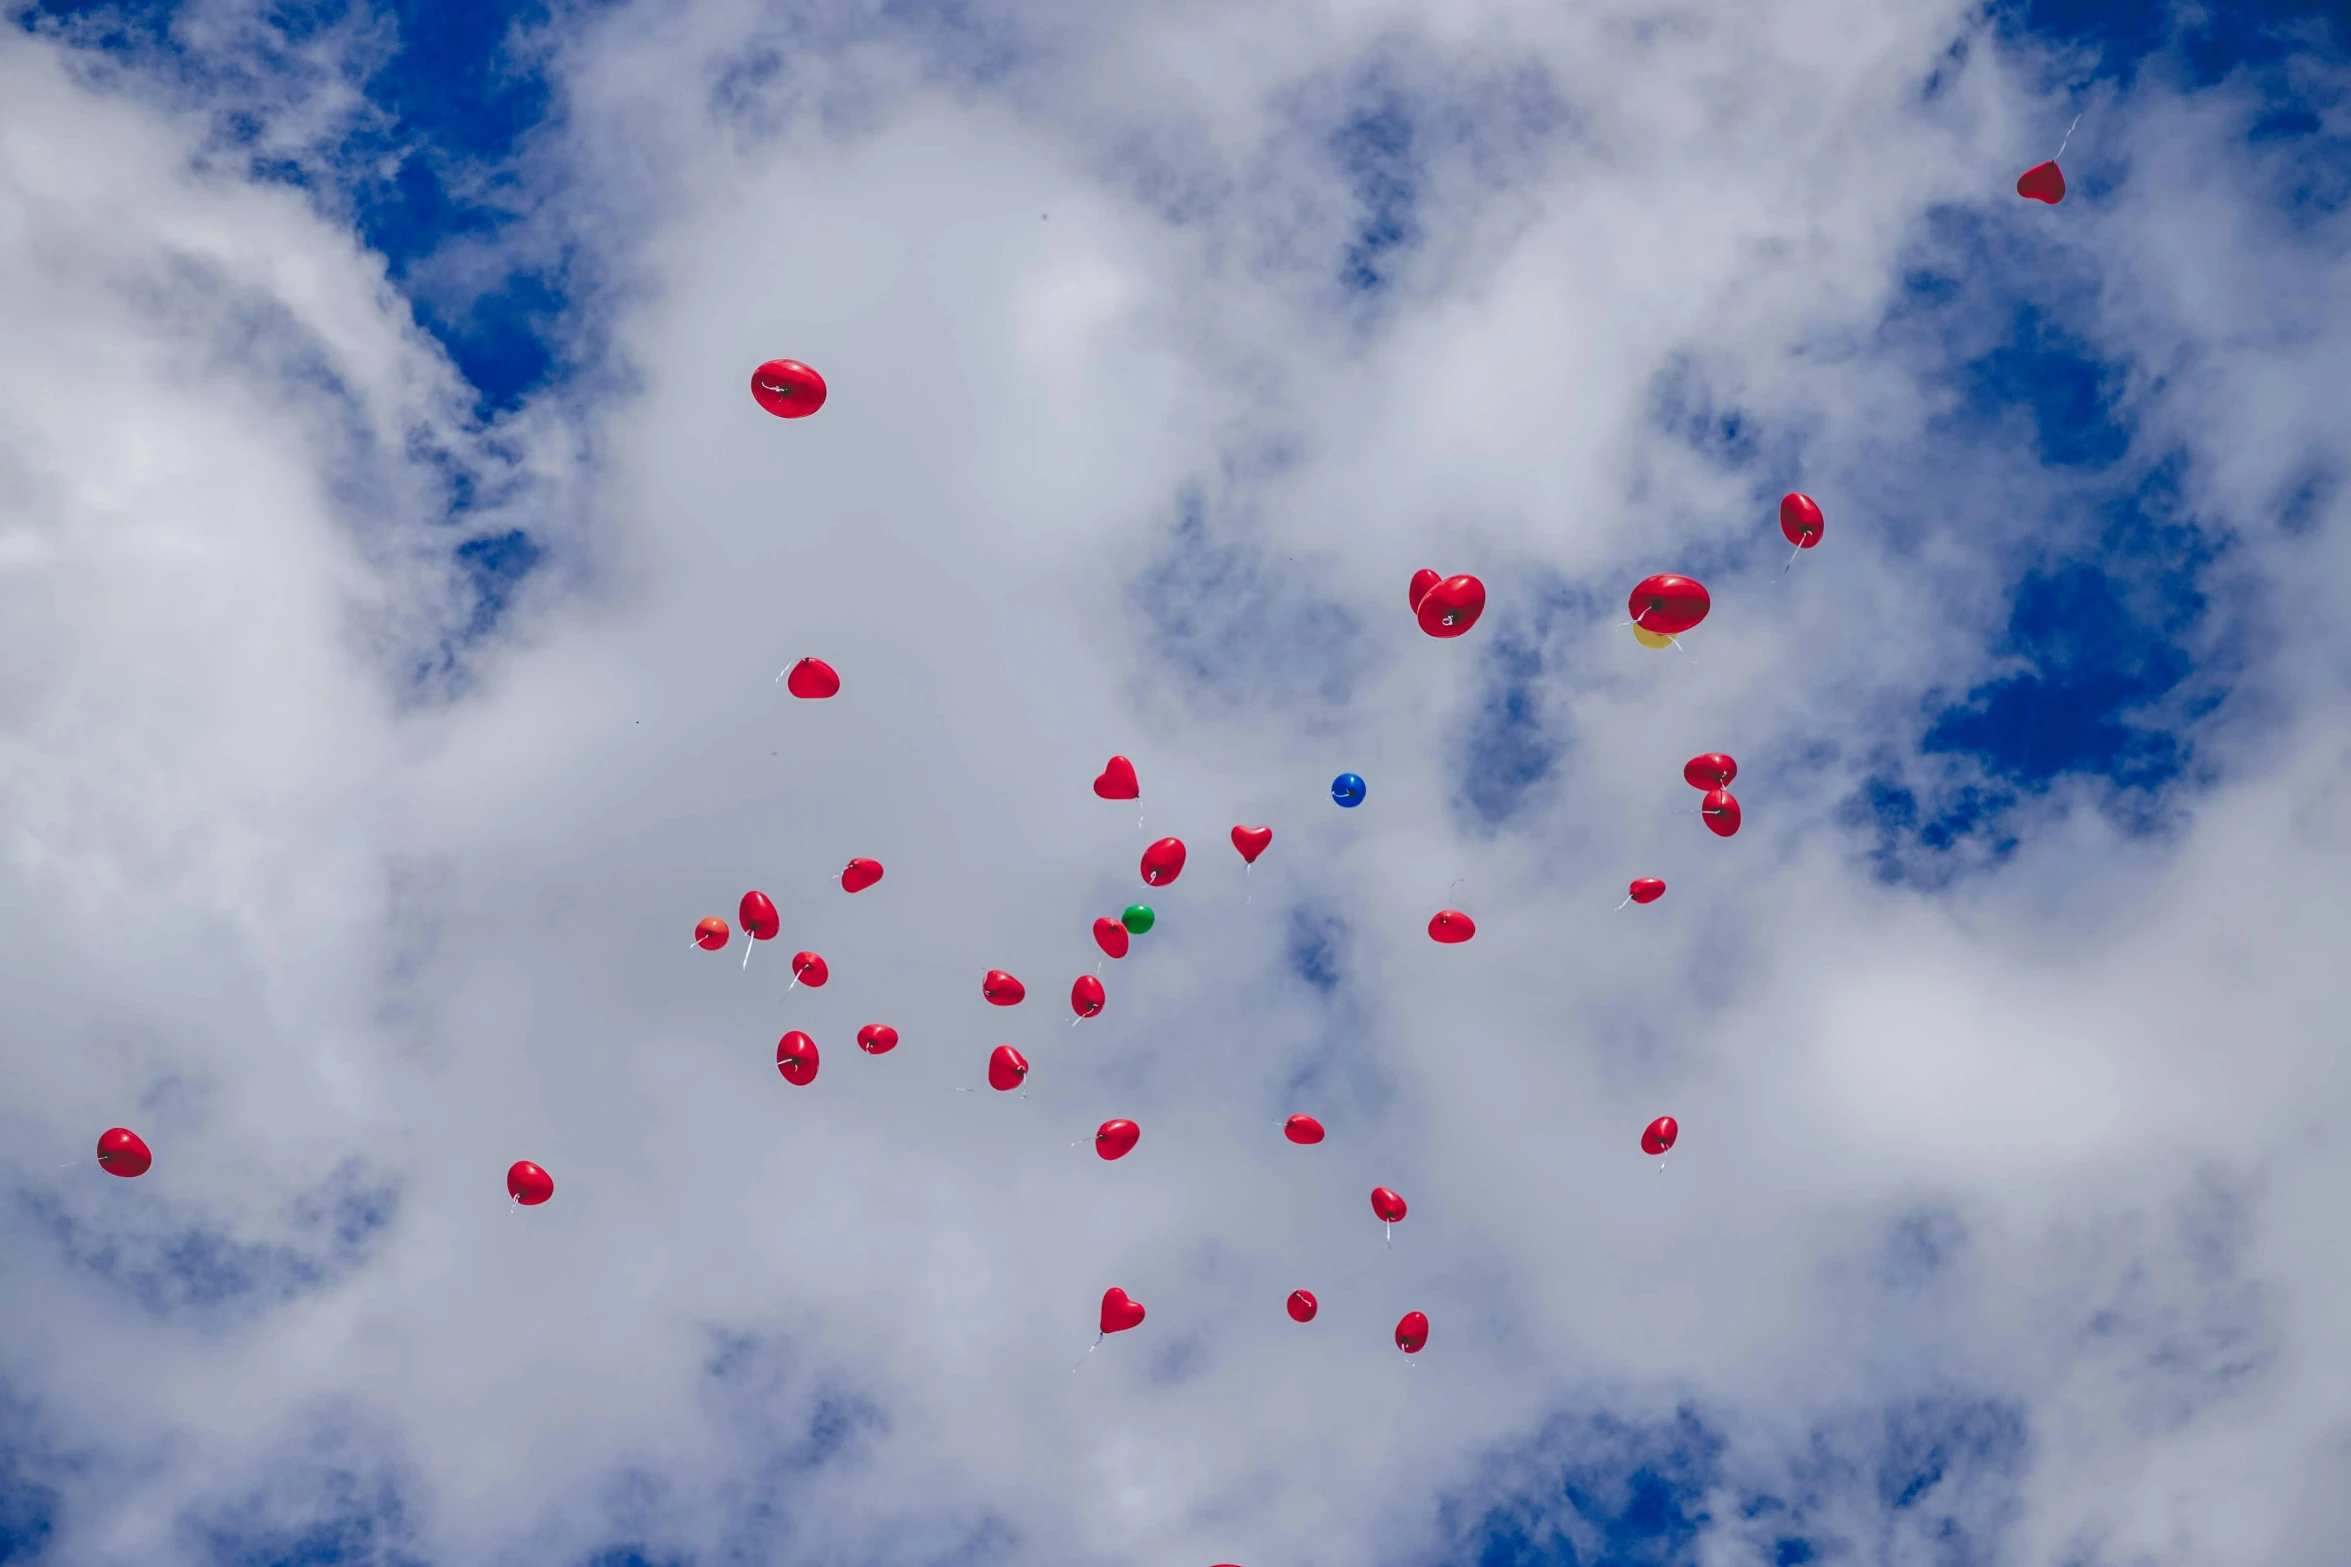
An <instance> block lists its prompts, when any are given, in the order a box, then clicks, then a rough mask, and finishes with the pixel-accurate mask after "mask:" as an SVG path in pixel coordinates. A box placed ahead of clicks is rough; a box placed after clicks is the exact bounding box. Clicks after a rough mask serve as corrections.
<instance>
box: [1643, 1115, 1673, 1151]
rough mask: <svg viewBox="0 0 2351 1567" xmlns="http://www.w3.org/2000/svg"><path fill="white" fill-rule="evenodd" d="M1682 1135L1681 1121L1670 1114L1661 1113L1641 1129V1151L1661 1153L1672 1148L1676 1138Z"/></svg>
mask: <svg viewBox="0 0 2351 1567" xmlns="http://www.w3.org/2000/svg"><path fill="white" fill-rule="evenodd" d="M1681 1135H1682V1129H1681V1126H1680V1125H1679V1123H1677V1122H1676V1121H1675V1120H1674V1118H1673V1117H1672V1116H1670V1115H1661V1116H1659V1117H1658V1118H1657V1119H1656V1120H1654V1121H1651V1122H1650V1123H1649V1124H1648V1125H1647V1126H1646V1127H1643V1128H1642V1130H1641V1152H1643V1153H1645V1154H1661V1153H1664V1152H1665V1151H1666V1150H1667V1149H1669V1148H1671V1147H1672V1146H1673V1143H1674V1139H1675V1138H1677V1137H1679V1136H1681Z"/></svg>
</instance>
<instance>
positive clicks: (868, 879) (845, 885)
mask: <svg viewBox="0 0 2351 1567" xmlns="http://www.w3.org/2000/svg"><path fill="white" fill-rule="evenodd" d="M881 879H882V862H881V861H879V860H851V861H850V862H849V863H848V864H847V865H846V866H843V867H842V869H841V890H842V891H843V892H863V891H864V890H865V889H866V888H868V887H870V886H872V885H873V884H874V883H875V882H877V881H880V880H881Z"/></svg>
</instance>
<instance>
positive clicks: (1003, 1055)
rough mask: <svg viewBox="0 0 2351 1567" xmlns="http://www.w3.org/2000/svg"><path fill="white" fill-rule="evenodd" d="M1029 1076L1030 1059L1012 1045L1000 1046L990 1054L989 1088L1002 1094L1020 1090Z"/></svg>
mask: <svg viewBox="0 0 2351 1567" xmlns="http://www.w3.org/2000/svg"><path fill="white" fill-rule="evenodd" d="M1028 1075H1029V1058H1028V1057H1027V1056H1024V1055H1022V1054H1021V1053H1020V1052H1019V1051H1017V1050H1015V1049H1013V1048H1012V1047H1011V1046H1010V1045H998V1046H997V1047H996V1048H995V1049H994V1050H992V1051H990V1052H989V1053H988V1086H989V1087H990V1088H993V1089H995V1090H996V1092H998V1093H1000V1094H1006V1093H1010V1092H1011V1091H1012V1090H1013V1089H1015V1088H1018V1087H1019V1086H1020V1085H1021V1083H1022V1082H1023V1081H1025V1080H1026V1079H1027V1077H1028Z"/></svg>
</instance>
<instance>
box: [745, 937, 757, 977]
mask: <svg viewBox="0 0 2351 1567" xmlns="http://www.w3.org/2000/svg"><path fill="white" fill-rule="evenodd" d="M758 945H759V938H758V937H757V936H745V937H744V938H743V969H744V972H746V973H748V972H750V969H751V949H752V948H753V947H756V946H758Z"/></svg>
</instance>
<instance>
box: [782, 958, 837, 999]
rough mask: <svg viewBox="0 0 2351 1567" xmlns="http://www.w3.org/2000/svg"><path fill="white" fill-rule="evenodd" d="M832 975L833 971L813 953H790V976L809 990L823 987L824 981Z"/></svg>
mask: <svg viewBox="0 0 2351 1567" xmlns="http://www.w3.org/2000/svg"><path fill="white" fill-rule="evenodd" d="M832 977H833V971H832V970H831V969H829V968H827V967H825V961H824V959H822V958H820V957H818V956H817V955H816V954H815V953H813V952H795V953H793V954H792V978H793V979H794V980H796V981H798V982H799V983H800V984H803V985H806V986H807V987H808V988H809V989H810V990H821V989H823V988H824V982H825V981H826V980H828V979H831V978H832Z"/></svg>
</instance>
